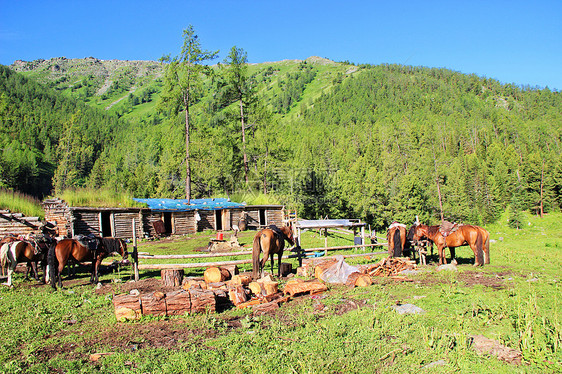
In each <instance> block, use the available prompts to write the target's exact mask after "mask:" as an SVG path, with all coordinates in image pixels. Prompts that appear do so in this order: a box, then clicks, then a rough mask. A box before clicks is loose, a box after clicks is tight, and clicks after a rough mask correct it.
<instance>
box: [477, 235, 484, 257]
mask: <svg viewBox="0 0 562 374" xmlns="http://www.w3.org/2000/svg"><path fill="white" fill-rule="evenodd" d="M477 232H478V235H476V256H477V262H478V263H479V264H480V266H482V265H484V251H483V249H482V247H483V246H484V243H483V242H482V232H480V230H477Z"/></svg>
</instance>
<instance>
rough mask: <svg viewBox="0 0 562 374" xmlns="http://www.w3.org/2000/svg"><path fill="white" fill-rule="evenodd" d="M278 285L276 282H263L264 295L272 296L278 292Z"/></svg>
mask: <svg viewBox="0 0 562 374" xmlns="http://www.w3.org/2000/svg"><path fill="white" fill-rule="evenodd" d="M278 286H279V283H278V282H272V281H269V282H263V289H264V290H265V295H266V296H267V295H273V294H275V293H277V291H279V289H278Z"/></svg>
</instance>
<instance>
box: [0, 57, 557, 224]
mask: <svg viewBox="0 0 562 374" xmlns="http://www.w3.org/2000/svg"><path fill="white" fill-rule="evenodd" d="M9 68H10V69H8V68H6V67H2V69H1V81H0V100H1V101H0V120H1V121H2V122H1V126H0V146H1V147H2V149H3V153H2V157H1V159H0V169H1V171H2V179H1V180H0V186H1V187H8V188H12V189H15V190H18V191H22V192H25V193H31V194H34V195H38V196H41V195H43V194H45V193H46V192H48V190H49V189H50V188H52V187H54V189H55V191H61V190H62V189H64V188H66V187H69V186H71V187H79V186H86V187H91V188H100V187H104V188H107V189H113V190H116V191H123V190H125V191H128V192H129V193H130V194H132V195H134V196H138V197H158V196H165V197H181V196H182V195H183V193H184V192H183V191H184V184H185V182H184V180H185V168H184V166H183V165H184V162H185V160H184V159H185V135H184V126H185V125H184V115H183V114H182V113H179V114H178V115H177V116H176V115H173V114H172V113H173V112H172V111H171V108H168V107H166V106H164V105H162V103H160V95H161V92H162V89H163V86H164V82H163V70H162V69H163V68H164V65H162V64H160V63H156V62H146V61H114V60H112V61H101V60H97V59H95V58H87V59H80V60H71V59H64V58H59V59H51V60H41V61H33V62H16V63H14V64H13V65H11V66H10V67H9ZM212 68H213V72H214V74H213V75H211V76H210V77H209V78H207V79H206V80H205V81H204V85H203V87H202V96H201V99H200V100H199V101H198V102H197V103H196V104H195V105H194V106H193V107H192V109H191V111H190V114H191V117H192V127H191V128H192V130H191V146H190V153H191V161H190V163H191V168H192V181H193V187H192V188H193V194H194V197H205V196H216V195H231V194H233V193H245V194H248V193H250V194H252V193H253V194H257V193H258V192H261V193H267V194H273V195H274V196H275V199H274V200H276V201H280V202H282V203H284V204H287V205H288V206H290V207H292V208H296V209H298V210H299V214H300V215H301V216H306V217H309V218H315V217H320V216H322V217H324V216H330V217H349V218H361V219H363V220H366V221H367V222H369V223H370V224H372V225H373V226H374V227H376V228H382V227H385V226H386V225H388V224H389V223H390V222H392V221H394V220H398V221H403V222H410V221H412V220H413V219H414V218H415V216H416V215H419V216H420V219H423V220H425V221H430V220H436V219H438V218H439V217H440V211H441V208H440V205H442V209H443V212H444V215H445V218H447V219H451V220H458V221H464V222H472V223H482V222H492V221H495V220H497V219H498V218H499V216H500V214H501V213H502V212H505V211H506V210H508V209H509V211H510V212H511V213H510V214H511V215H510V219H511V221H512V222H513V224H514V225H517V221H518V219H517V217H518V215H519V213H520V212H521V211H523V210H527V211H531V212H533V213H538V212H539V211H540V207H541V204H542V207H543V210H544V211H546V212H548V211H552V210H560V206H561V204H562V156H561V148H562V146H561V140H562V114H561V113H562V110H561V109H562V101H561V97H560V93H559V92H551V91H550V90H548V89H539V88H530V87H516V86H513V85H510V84H501V83H499V82H497V81H495V80H492V79H486V78H481V77H477V76H474V75H466V74H461V73H458V72H454V71H451V70H447V69H433V68H424V67H412V66H401V65H378V66H371V65H360V66H356V65H353V64H349V63H336V62H333V61H329V60H326V59H322V58H318V57H311V58H309V59H307V60H305V61H297V60H286V61H281V62H271V63H262V64H250V65H248V70H247V72H248V82H249V86H250V89H251V93H252V94H251V97H250V99H249V100H248V102H247V103H245V112H246V114H247V118H246V127H247V129H246V131H247V133H248V134H247V139H248V142H247V153H248V160H249V173H250V175H249V180H250V183H249V185H248V186H246V184H245V177H244V166H243V160H242V141H241V134H240V112H239V108H238V106H237V101H236V99H235V98H234V97H233V95H232V91H231V90H229V87H228V85H227V84H226V81H225V79H226V78H225V75H224V72H225V69H224V65H223V64H217V65H214V66H213V67H212ZM14 71H15V72H17V73H15V72H14ZM18 92H21V93H18ZM46 102H49V103H50V104H49V105H45V103H46ZM37 103H40V104H41V105H35V104H37ZM59 103H60V104H59ZM84 104H87V106H85V105H84ZM62 108H66V109H65V110H63V111H61V109H62ZM46 134H48V135H46ZM10 147H11V148H10ZM11 149H17V150H18V152H19V153H17V154H18V156H17V157H16V156H14V155H15V154H16V153H14V152H13V151H10V150H11ZM7 150H8V151H7ZM14 159H16V161H14ZM26 168H27V169H26ZM29 170H33V172H32V173H31V172H29ZM30 176H34V177H33V178H31V179H30V178H29V177H30ZM34 178H35V179H34ZM51 181H52V184H51ZM39 182H41V183H39ZM438 191H440V192H441V203H440V201H439V200H440V199H439V193H438Z"/></svg>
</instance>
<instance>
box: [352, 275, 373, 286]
mask: <svg viewBox="0 0 562 374" xmlns="http://www.w3.org/2000/svg"><path fill="white" fill-rule="evenodd" d="M372 284H373V280H372V279H371V277H370V276H368V275H366V274H361V275H360V276H359V277H358V278H357V279H356V280H355V286H356V287H368V286H370V285H372Z"/></svg>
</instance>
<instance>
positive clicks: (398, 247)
mask: <svg viewBox="0 0 562 374" xmlns="http://www.w3.org/2000/svg"><path fill="white" fill-rule="evenodd" d="M393 240H394V257H402V244H401V242H400V230H398V229H396V230H394V239H393Z"/></svg>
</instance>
